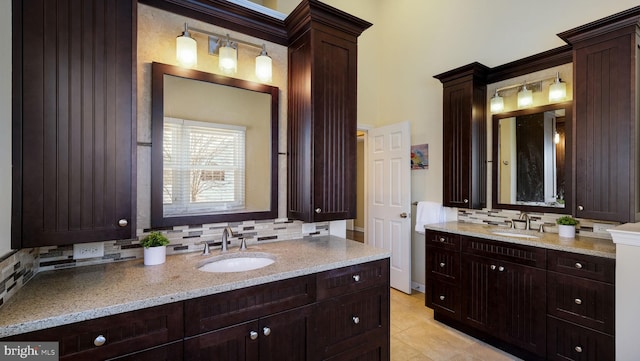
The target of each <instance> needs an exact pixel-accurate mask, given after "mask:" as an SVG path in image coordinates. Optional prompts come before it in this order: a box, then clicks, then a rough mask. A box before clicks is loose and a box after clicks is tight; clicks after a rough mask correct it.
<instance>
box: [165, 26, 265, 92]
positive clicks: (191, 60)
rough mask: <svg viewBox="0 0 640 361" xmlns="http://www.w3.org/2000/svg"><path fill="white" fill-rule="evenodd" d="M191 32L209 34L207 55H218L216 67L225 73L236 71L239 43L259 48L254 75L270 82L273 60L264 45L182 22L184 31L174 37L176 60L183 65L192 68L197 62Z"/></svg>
mask: <svg viewBox="0 0 640 361" xmlns="http://www.w3.org/2000/svg"><path fill="white" fill-rule="evenodd" d="M191 33H201V34H205V35H208V36H209V55H218V67H219V68H220V71H222V72H223V73H226V74H233V73H236V72H237V70H238V46H239V45H240V44H242V45H245V46H247V47H252V48H257V49H259V50H260V53H259V55H258V56H257V57H256V60H255V61H256V68H255V69H256V70H255V72H256V73H255V74H256V77H257V78H258V79H259V80H260V81H263V82H271V79H272V74H273V70H272V69H273V62H272V60H271V57H270V56H269V55H268V54H267V49H266V45H265V44H262V45H257V44H253V43H250V42H246V41H242V40H238V39H232V38H231V37H229V34H226V35H219V34H216V33H212V32H210V31H206V30H201V29H195V28H189V27H188V26H187V24H186V23H185V24H184V31H183V32H182V34H181V35H180V36H178V38H177V39H176V60H177V61H178V64H180V66H183V67H187V68H192V67H194V66H196V64H197V53H198V51H197V44H196V41H195V40H194V39H193V38H192V37H191Z"/></svg>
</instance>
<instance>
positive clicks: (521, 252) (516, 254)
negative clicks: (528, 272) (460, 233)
mask: <svg viewBox="0 0 640 361" xmlns="http://www.w3.org/2000/svg"><path fill="white" fill-rule="evenodd" d="M462 252H464V253H468V254H474V255H478V256H483V257H489V258H491V259H495V260H501V261H509V262H513V263H517V264H521V265H525V266H531V267H537V268H544V267H545V265H546V251H545V249H543V248H537V247H529V246H524V245H520V244H514V243H507V242H497V241H490V240H486V239H480V238H473V237H462Z"/></svg>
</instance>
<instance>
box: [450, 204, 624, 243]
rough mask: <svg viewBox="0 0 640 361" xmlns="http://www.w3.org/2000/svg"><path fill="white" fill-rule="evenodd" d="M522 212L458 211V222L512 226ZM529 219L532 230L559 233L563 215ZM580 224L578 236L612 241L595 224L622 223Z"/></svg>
mask: <svg viewBox="0 0 640 361" xmlns="http://www.w3.org/2000/svg"><path fill="white" fill-rule="evenodd" d="M521 213H522V212H520V211H512V210H503V209H486V208H485V209H481V210H476V209H458V221H459V222H467V223H478V224H489V225H493V226H505V227H509V226H510V221H511V220H514V219H519V218H520V214H521ZM527 214H528V215H529V219H530V220H531V229H532V230H538V228H539V227H540V225H541V224H542V225H544V231H545V232H549V233H558V226H557V224H556V219H558V218H560V217H561V216H562V214H555V213H535V212H527ZM578 220H579V221H580V223H579V224H578V225H577V226H576V234H577V235H580V236H585V237H592V238H602V239H612V238H611V234H610V233H608V232H606V233H600V232H594V229H593V224H594V223H600V224H603V225H607V228H613V227H615V226H617V225H619V224H620V223H616V222H601V221H594V220H590V219H583V218H578ZM515 223H516V224H515V226H516V227H520V228H523V227H524V222H515Z"/></svg>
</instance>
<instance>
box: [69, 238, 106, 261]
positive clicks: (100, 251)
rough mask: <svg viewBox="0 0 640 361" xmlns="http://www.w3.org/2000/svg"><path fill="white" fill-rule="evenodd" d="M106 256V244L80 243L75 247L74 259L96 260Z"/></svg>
mask: <svg viewBox="0 0 640 361" xmlns="http://www.w3.org/2000/svg"><path fill="white" fill-rule="evenodd" d="M102 256H104V243H103V242H93V243H78V244H74V245H73V259H84V258H95V257H102Z"/></svg>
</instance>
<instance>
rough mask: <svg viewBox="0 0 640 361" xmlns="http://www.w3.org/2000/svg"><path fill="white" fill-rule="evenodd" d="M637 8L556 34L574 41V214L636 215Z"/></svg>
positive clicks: (639, 184) (639, 186) (626, 218)
mask: <svg viewBox="0 0 640 361" xmlns="http://www.w3.org/2000/svg"><path fill="white" fill-rule="evenodd" d="M639 20H640V14H638V9H637V8H636V9H635V12H634V11H631V12H623V13H620V14H617V15H615V16H612V17H610V18H605V19H603V20H599V21H597V22H594V23H591V24H587V25H584V26H582V27H579V28H576V29H573V30H569V31H566V32H564V33H561V34H558V35H559V36H560V37H561V38H563V39H564V40H565V41H567V42H568V43H570V44H571V45H572V47H573V66H574V95H573V96H574V104H575V109H574V112H575V116H574V120H575V122H574V123H575V127H574V130H573V132H574V136H573V139H574V143H575V152H574V154H575V165H574V166H575V187H574V194H575V213H574V214H575V215H576V216H577V217H580V218H590V219H600V220H609V221H617V222H623V223H624V222H635V221H637V220H638V219H639V217H638V211H639V209H638V204H639V202H638V197H640V180H639V179H638V171H637V169H638V161H639V159H638V154H639V153H638V149H639V148H638V147H639V144H638V142H639V141H640V139H638V131H639V124H638V121H639V119H638V114H637V113H638V109H637V107H638V99H639V98H638V97H639V96H640V94H638V91H640V89H638V77H639V75H638V73H637V69H638V62H639V61H640V56H639V55H640V50H639V49H638V45H639V44H640V41H639V40H638V39H639V38H638V30H639V29H638V21H639Z"/></svg>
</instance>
